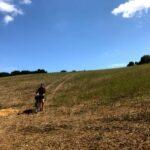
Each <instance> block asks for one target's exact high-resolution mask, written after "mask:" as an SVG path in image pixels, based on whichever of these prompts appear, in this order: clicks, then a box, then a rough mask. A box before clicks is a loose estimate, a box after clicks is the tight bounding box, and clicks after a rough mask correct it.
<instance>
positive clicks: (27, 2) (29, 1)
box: [21, 0, 32, 5]
mask: <svg viewBox="0 0 150 150" xmlns="http://www.w3.org/2000/svg"><path fill="white" fill-rule="evenodd" d="M31 3H32V1H31V0H21V4H26V5H28V4H31Z"/></svg>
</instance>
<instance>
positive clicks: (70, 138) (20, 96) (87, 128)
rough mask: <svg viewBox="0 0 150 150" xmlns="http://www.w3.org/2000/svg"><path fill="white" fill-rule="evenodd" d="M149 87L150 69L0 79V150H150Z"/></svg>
mask: <svg viewBox="0 0 150 150" xmlns="http://www.w3.org/2000/svg"><path fill="white" fill-rule="evenodd" d="M41 82H43V83H45V85H46V89H47V97H46V103H45V110H44V112H40V113H38V114H34V113H33V114H30V115H27V114H21V112H23V111H24V110H27V109H32V108H33V106H34V94H35V90H36V89H37V87H38V86H39V84H40V83H41ZM149 89H150V65H143V66H135V67H131V68H122V69H112V70H101V71H87V72H76V73H62V74H61V73H58V74H39V75H25V76H15V77H6V78H0V95H1V96H0V149H1V150H6V149H17V150H18V149H36V150H37V149H39V150H42V149H44V150H49V149H65V150H66V149H68V150H70V149H124V148H125V149H150V110H149V108H150V100H149V97H150V90H149ZM18 112H19V115H18Z"/></svg>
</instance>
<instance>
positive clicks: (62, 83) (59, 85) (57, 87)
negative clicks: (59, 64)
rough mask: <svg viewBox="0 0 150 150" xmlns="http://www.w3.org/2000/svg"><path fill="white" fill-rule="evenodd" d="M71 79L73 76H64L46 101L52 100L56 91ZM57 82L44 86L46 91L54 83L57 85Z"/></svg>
mask: <svg viewBox="0 0 150 150" xmlns="http://www.w3.org/2000/svg"><path fill="white" fill-rule="evenodd" d="M72 77H73V75H66V76H64V77H63V81H62V82H61V83H59V84H58V85H57V86H56V88H55V89H54V90H52V94H51V95H50V96H49V97H48V99H50V100H51V99H53V98H54V96H55V94H56V93H57V91H59V90H60V89H61V88H62V87H63V85H64V84H65V83H66V82H67V81H68V80H70V79H71V78H72ZM57 82H58V81H55V82H53V83H52V84H50V85H48V86H46V89H47V90H48V89H49V88H50V87H51V86H52V85H54V84H55V83H57Z"/></svg>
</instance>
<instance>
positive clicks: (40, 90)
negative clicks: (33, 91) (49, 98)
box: [37, 87, 46, 95]
mask: <svg viewBox="0 0 150 150" xmlns="http://www.w3.org/2000/svg"><path fill="white" fill-rule="evenodd" d="M37 93H39V95H44V94H45V93H46V90H45V88H44V87H40V88H39V89H38V90H37Z"/></svg>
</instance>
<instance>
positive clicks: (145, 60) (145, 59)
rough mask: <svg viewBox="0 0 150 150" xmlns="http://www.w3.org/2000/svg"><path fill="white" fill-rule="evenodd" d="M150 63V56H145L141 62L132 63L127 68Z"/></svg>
mask: <svg viewBox="0 0 150 150" xmlns="http://www.w3.org/2000/svg"><path fill="white" fill-rule="evenodd" d="M147 63H150V55H144V56H142V57H141V59H140V61H139V62H133V61H130V62H129V63H128V65H127V67H131V66H135V65H142V64H147Z"/></svg>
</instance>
